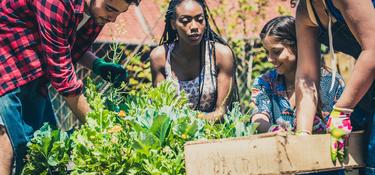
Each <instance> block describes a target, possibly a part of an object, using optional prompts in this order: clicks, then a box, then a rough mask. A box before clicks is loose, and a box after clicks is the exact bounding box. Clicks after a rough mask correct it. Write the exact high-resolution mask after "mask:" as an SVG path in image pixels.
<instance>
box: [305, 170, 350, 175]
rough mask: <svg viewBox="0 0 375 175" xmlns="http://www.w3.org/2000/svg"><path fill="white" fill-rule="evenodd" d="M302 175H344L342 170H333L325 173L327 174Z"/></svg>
mask: <svg viewBox="0 0 375 175" xmlns="http://www.w3.org/2000/svg"><path fill="white" fill-rule="evenodd" d="M303 175H345V171H344V170H335V171H327V172H321V173H308V174H303Z"/></svg>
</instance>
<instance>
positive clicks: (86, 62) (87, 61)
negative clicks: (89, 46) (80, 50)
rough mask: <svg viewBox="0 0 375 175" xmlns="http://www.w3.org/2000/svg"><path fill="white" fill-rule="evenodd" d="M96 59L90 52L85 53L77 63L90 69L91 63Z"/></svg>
mask: <svg viewBox="0 0 375 175" xmlns="http://www.w3.org/2000/svg"><path fill="white" fill-rule="evenodd" d="M97 58H98V57H97V56H96V55H95V54H94V53H92V52H91V51H87V52H86V53H85V54H84V55H83V56H82V58H81V59H79V61H78V63H79V64H81V65H83V66H85V67H86V68H88V69H92V64H93V62H94V61H95V60H96V59H97Z"/></svg>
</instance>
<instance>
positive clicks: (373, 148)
mask: <svg viewBox="0 0 375 175" xmlns="http://www.w3.org/2000/svg"><path fill="white" fill-rule="evenodd" d="M374 107H375V106H374ZM367 133H368V134H369V135H368V136H369V137H368V138H369V140H368V145H367V154H366V168H365V172H366V175H375V113H374V114H373V115H372V116H371V117H370V121H369V127H368V132H367Z"/></svg>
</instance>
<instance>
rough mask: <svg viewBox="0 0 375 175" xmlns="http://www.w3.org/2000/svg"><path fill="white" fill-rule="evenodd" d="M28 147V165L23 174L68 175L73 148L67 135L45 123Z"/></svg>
mask: <svg viewBox="0 0 375 175" xmlns="http://www.w3.org/2000/svg"><path fill="white" fill-rule="evenodd" d="M27 146H28V148H29V150H28V156H27V164H26V165H25V167H24V169H23V171H22V174H42V175H44V174H59V175H63V174H67V164H68V161H69V151H70V146H71V140H70V139H68V135H67V133H65V132H62V131H59V130H54V129H52V128H51V127H50V126H49V125H48V124H46V123H45V124H44V125H43V126H42V127H41V128H40V129H39V130H38V131H36V132H35V133H34V138H33V139H31V142H29V143H28V145H27Z"/></svg>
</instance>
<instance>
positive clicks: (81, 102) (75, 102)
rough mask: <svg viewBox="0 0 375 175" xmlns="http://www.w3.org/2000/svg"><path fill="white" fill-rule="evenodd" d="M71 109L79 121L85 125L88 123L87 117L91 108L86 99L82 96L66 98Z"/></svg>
mask: <svg viewBox="0 0 375 175" xmlns="http://www.w3.org/2000/svg"><path fill="white" fill-rule="evenodd" d="M64 99H65V101H66V103H67V104H68V106H69V108H70V109H71V110H72V112H73V114H74V115H75V116H76V117H78V119H79V120H80V121H81V122H82V123H84V122H86V115H87V113H89V112H90V110H91V109H90V106H89V104H88V103H87V100H86V97H85V96H84V95H83V94H81V95H77V96H67V97H64Z"/></svg>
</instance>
